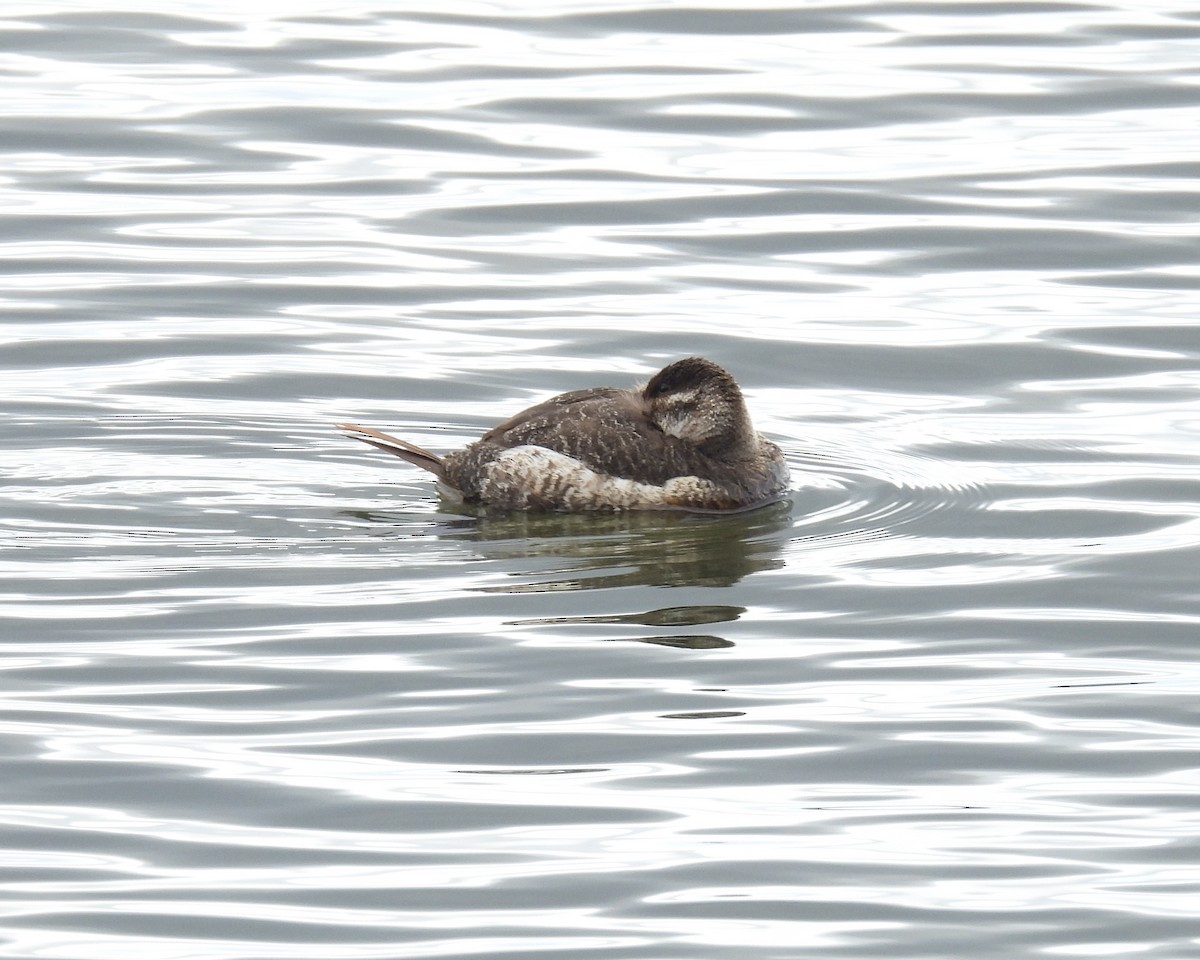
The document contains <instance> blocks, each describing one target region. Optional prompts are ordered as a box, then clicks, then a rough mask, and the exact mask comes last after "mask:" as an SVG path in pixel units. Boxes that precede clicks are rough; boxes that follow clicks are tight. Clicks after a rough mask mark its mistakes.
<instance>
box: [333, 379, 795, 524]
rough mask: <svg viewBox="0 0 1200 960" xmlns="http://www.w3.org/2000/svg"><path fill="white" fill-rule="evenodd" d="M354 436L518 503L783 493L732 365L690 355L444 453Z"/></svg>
mask: <svg viewBox="0 0 1200 960" xmlns="http://www.w3.org/2000/svg"><path fill="white" fill-rule="evenodd" d="M339 426H340V427H341V429H343V430H347V431H349V432H350V433H351V434H352V435H353V436H354V437H355V438H356V439H359V440H362V441H363V442H364V443H369V444H371V445H372V446H375V447H378V448H379V449H381V450H386V451H387V452H389V453H392V454H395V455H396V456H398V457H401V458H403V459H405V460H407V461H408V462H409V463H412V464H415V465H416V466H418V467H422V468H423V469H425V470H429V471H430V472H431V473H433V474H434V475H435V476H436V477H437V478H438V480H439V481H440V483H441V485H442V486H443V488H447V489H448V490H449V491H450V492H451V493H452V494H455V495H457V496H460V497H461V498H462V499H464V500H466V501H467V502H469V503H482V504H486V505H491V506H497V507H504V508H509V509H521V510H537V509H544V510H572V511H575V510H624V509H676V510H680V509H682V510H698V511H711V510H740V509H745V508H747V507H752V506H757V505H759V504H761V503H765V502H768V501H770V500H774V499H777V498H778V497H779V496H780V495H781V494H782V493H783V492H784V491H785V490H786V489H787V477H788V471H787V465H786V463H785V462H784V460H783V454H782V452H781V451H780V450H779V448H778V447H777V446H775V444H773V443H771V442H770V441H769V440H766V439H765V438H763V437H762V436H761V435H760V434H758V433H755V431H754V427H753V426H752V425H751V422H750V416H749V414H748V413H747V412H746V405H745V402H744V401H743V399H742V392H741V390H740V389H739V388H738V385H737V382H736V381H735V380H734V379H733V377H731V376H730V375H729V374H728V373H727V372H726V371H725V370H723V369H722V368H721V367H719V366H717V365H716V364H715V363H712V362H711V361H709V360H704V359H701V358H700V357H689V358H687V359H685V360H679V361H677V362H675V363H672V364H671V365H669V366H667V367H665V368H663V369H662V370H660V371H659V372H658V373H657V374H655V375H654V377H652V378H651V379H650V381H649V383H647V384H646V385H645V386H644V387H642V388H641V389H633V390H625V389H620V388H617V387H593V388H592V389H589V390H576V391H573V392H571V393H564V394H561V395H560V396H557V397H552V398H551V399H549V400H546V401H545V402H543V403H539V404H537V405H536V406H533V407H530V408H529V409H528V410H523V411H521V412H520V413H518V414H516V416H513V417H510V418H509V419H508V420H505V421H504V422H503V423H501V424H498V425H497V426H495V427H493V428H492V429H491V430H489V431H488V432H487V433H485V434H484V435H483V436H482V437H481V438H480V439H479V440H477V441H476V442H475V443H472V444H471V445H469V446H468V447H466V448H464V449H463V450H460V451H457V452H455V453H451V454H449V455H447V456H445V457H439V456H438V455H437V454H434V453H430V452H429V451H427V450H423V449H422V448H420V447H418V446H416V445H415V444H411V443H408V442H407V441H404V440H399V439H397V438H395V437H391V436H388V435H387V434H385V433H379V432H378V431H375V430H369V429H366V428H364V427H356V426H352V425H349V424H340V425H339Z"/></svg>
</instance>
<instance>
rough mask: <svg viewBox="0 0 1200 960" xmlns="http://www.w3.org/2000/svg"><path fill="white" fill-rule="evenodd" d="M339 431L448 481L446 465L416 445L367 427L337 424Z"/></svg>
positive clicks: (437, 457) (439, 458)
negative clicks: (343, 431)
mask: <svg viewBox="0 0 1200 960" xmlns="http://www.w3.org/2000/svg"><path fill="white" fill-rule="evenodd" d="M337 428H338V429H339V430H345V431H346V432H347V433H348V434H349V435H350V436H352V437H353V438H354V439H355V440H361V441H362V442H363V443H369V444H370V445H371V446H373V447H377V448H379V449H380V450H386V451H387V452H388V453H391V454H395V455H396V456H397V457H399V458H400V459H401V460H407V461H408V462H409V463H411V464H412V465H413V466H417V467H420V468H421V469H422V470H428V471H429V472H430V473H432V474H433V475H434V476H435V477H437V478H438V479H439V480H443V481H444V480H445V479H446V465H445V463H444V462H443V461H442V458H441V457H439V456H438V455H437V454H436V453H430V452H429V451H428V450H424V449H422V448H421V447H418V446H417V445H416V444H415V443H409V442H408V441H407V440H401V439H399V438H398V437H392V436H389V435H388V434H386V433H380V432H379V431H378V430H371V429H368V428H367V427H356V426H355V425H354V424H352V423H339V424H337Z"/></svg>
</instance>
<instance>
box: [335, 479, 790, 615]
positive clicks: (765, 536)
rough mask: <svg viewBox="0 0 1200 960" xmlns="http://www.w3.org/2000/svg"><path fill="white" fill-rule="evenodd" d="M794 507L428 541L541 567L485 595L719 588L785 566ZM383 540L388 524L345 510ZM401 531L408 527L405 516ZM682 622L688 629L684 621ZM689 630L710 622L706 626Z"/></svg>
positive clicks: (565, 522) (458, 529)
mask: <svg viewBox="0 0 1200 960" xmlns="http://www.w3.org/2000/svg"><path fill="white" fill-rule="evenodd" d="M791 514H792V503H791V501H790V500H789V501H780V502H778V503H773V504H769V505H767V506H765V507H761V508H759V509H757V510H752V511H747V512H743V513H736V514H729V515H725V516H721V515H708V514H688V513H667V512H662V513H654V512H641V511H630V512H627V513H617V514H598V515H597V514H565V513H505V514H491V513H480V514H479V515H477V516H476V517H474V518H473V519H470V520H466V519H464V520H452V521H449V522H446V521H441V522H438V523H437V524H435V525H432V526H430V527H428V528H426V529H425V530H424V531H422V534H423V535H424V536H433V537H437V538H439V539H441V540H446V541H452V542H460V543H462V544H464V545H467V544H470V545H472V546H473V547H474V549H475V550H477V551H478V552H479V553H481V554H482V555H484V556H486V557H487V558H488V559H491V560H513V559H537V560H540V561H544V562H543V563H541V564H539V569H538V571H537V573H536V574H535V576H536V577H537V579H535V580H525V578H526V577H528V576H530V575H529V574H528V573H527V572H518V571H515V570H514V571H512V573H511V576H512V577H514V578H518V577H519V578H521V579H522V580H525V582H521V583H513V584H506V585H504V586H495V585H489V586H483V587H479V588H478V589H480V590H482V591H484V592H489V593H542V592H556V591H570V590H599V589H605V588H609V587H620V586H635V585H642V586H672V587H683V586H710V587H724V586H730V585H732V584H735V583H737V582H738V581H739V580H742V579H743V578H745V577H747V576H749V575H750V574H752V573H756V572H759V571H763V570H777V569H780V568H781V567H782V566H783V565H784V561H783V559H782V557H781V555H780V554H781V552H782V550H783V547H784V545H785V544H786V543H787V540H788V531H789V530H790V527H791ZM346 515H347V516H352V517H354V518H356V519H359V520H365V521H368V522H369V523H371V524H372V525H381V526H376V527H375V529H376V532H379V530H380V529H382V530H384V531H386V529H387V525H388V521H389V515H388V514H387V513H381V512H364V511H347V512H346ZM404 521H405V523H406V524H408V523H410V522H411V518H410V517H405V518H404ZM681 622H687V621H681ZM690 622H693V623H703V622H710V621H704V620H695V621H690Z"/></svg>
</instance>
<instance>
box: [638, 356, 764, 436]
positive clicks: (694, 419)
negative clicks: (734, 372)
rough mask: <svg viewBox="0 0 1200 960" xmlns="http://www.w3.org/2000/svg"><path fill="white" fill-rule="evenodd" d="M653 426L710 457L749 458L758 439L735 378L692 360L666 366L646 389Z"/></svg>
mask: <svg viewBox="0 0 1200 960" xmlns="http://www.w3.org/2000/svg"><path fill="white" fill-rule="evenodd" d="M642 400H643V401H644V403H645V404H646V410H647V414H648V415H649V417H650V419H651V421H653V422H654V424H655V425H656V426H658V428H659V429H660V430H662V432H663V433H666V434H670V435H671V436H673V437H678V438H679V439H680V440H685V441H687V442H688V443H691V444H694V445H695V446H696V447H698V448H699V449H701V450H702V451H704V452H705V453H706V454H708V455H709V456H717V457H723V458H737V457H741V456H746V455H748V454H749V453H750V452H751V451H752V450H753V448H754V444H755V441H756V439H757V435H756V434H755V432H754V427H753V426H751V423H750V415H749V414H748V413H747V412H746V403H745V401H744V400H743V399H742V391H741V389H740V388H739V387H738V385H737V381H736V380H734V379H733V377H732V376H730V375H729V373H728V372H727V371H726V370H724V369H722V368H721V367H719V366H717V365H716V364H715V363H713V362H712V361H711V360H705V359H703V358H702V357H688V358H687V359H685V360H677V361H676V362H675V363H672V364H671V365H670V366H667V367H664V368H663V369H662V370H660V371H659V372H658V373H656V374H655V375H654V376H653V377H651V378H650V382H649V383H647V384H646V386H645V387H644V388H643V389H642Z"/></svg>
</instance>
